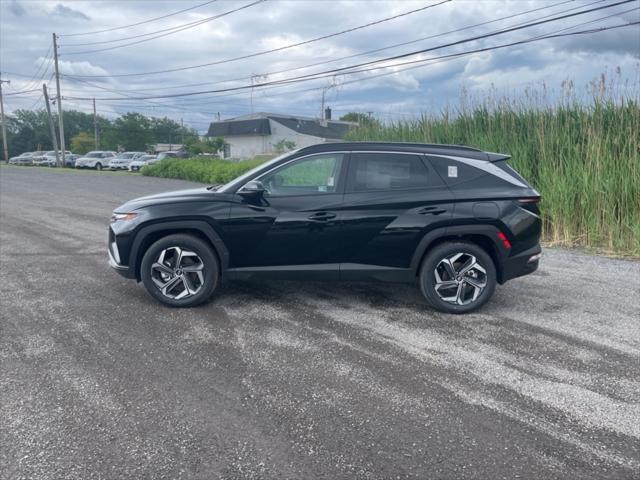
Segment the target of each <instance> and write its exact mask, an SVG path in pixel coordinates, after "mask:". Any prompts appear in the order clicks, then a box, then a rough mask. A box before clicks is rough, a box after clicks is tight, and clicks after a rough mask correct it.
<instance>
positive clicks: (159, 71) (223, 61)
mask: <svg viewBox="0 0 640 480" xmlns="http://www.w3.org/2000/svg"><path fill="white" fill-rule="evenodd" d="M450 1H452V0H442V1H440V2H438V3H434V4H431V5H426V6H424V7H421V8H417V9H414V10H409V11H407V12H403V13H400V14H398V15H393V16H391V17H386V18H382V19H380V20H376V21H374V22H369V23H366V24H364V25H358V26H356V27H352V28H348V29H346V30H342V31H340V32H334V33H330V34H327V35H322V36H320V37H316V38H312V39H309V40H304V41H302V42H297V43H293V44H290V45H284V46H282V47H278V48H272V49H270V50H263V51H261V52H255V53H250V54H247V55H242V56H239V57H234V58H228V59H225V60H218V61H215V62H209V63H203V64H200V65H191V66H188V67H179V68H172V69H168V70H157V71H154V72H144V73H126V74H116V75H75V78H98V77H102V78H104V77H109V78H115V77H133V76H140V75H155V74H158V73H170V72H178V71H182V70H190V69H194V68H203V67H208V66H212V65H220V64H223V63H230V62H235V61H238V60H246V59H247V58H254V57H258V56H261V55H267V54H269V53H274V52H280V51H282V50H287V49H290V48H294V47H299V46H301V45H308V44H310V43H314V42H319V41H320V40H326V39H327V38H332V37H337V36H338V35H344V34H346V33H351V32H354V31H356V30H361V29H363V28H368V27H371V26H374V25H378V24H380V23H384V22H389V21H391V20H395V19H397V18H401V17H405V16H407V15H411V14H413V13H417V12H421V11H424V10H427V9H429V8H433V7H437V6H439V5H442V4H444V3H449V2H450Z"/></svg>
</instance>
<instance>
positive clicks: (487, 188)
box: [108, 142, 541, 313]
mask: <svg viewBox="0 0 640 480" xmlns="http://www.w3.org/2000/svg"><path fill="white" fill-rule="evenodd" d="M508 159H509V156H508V155H502V154H498V153H488V152H483V151H481V150H477V149H475V148H469V147H461V146H451V145H424V144H403V143H357V142H356V143H325V144H318V145H313V146H310V147H306V148H302V149H300V150H297V151H295V152H289V153H286V154H285V155H282V156H280V157H277V158H275V159H273V160H271V161H269V162H266V163H264V164H262V165H260V166H258V167H257V168H255V169H253V170H250V171H249V172H247V173H245V174H244V175H241V176H240V177H238V178H236V179H234V180H232V181H231V182H229V183H227V184H225V185H222V186H219V187H209V188H204V187H203V188H196V189H191V190H183V191H179V192H169V193H162V194H158V195H151V196H147V197H142V198H138V199H135V200H131V201H129V202H127V203H125V204H123V205H121V206H120V207H118V208H117V209H116V210H115V211H114V212H113V216H112V218H111V226H110V229H109V242H108V245H109V248H108V251H109V262H110V264H111V266H112V267H113V268H114V269H116V270H117V271H118V272H119V273H120V274H122V275H123V276H125V277H128V278H135V279H137V280H138V281H142V283H143V284H144V286H145V288H146V289H147V291H148V292H149V293H150V294H151V295H152V296H153V297H154V298H156V299H157V300H159V301H160V302H162V303H164V304H166V305H169V306H173V307H188V306H192V305H197V304H199V303H202V302H205V301H206V300H207V299H209V298H210V297H211V295H212V294H213V293H214V292H215V291H216V290H217V289H218V286H219V285H220V284H221V283H222V282H223V281H225V280H227V279H243V278H249V277H257V278H260V277H276V278H295V279H301V278H312V279H324V280H382V281H394V282H398V281H400V282H408V283H414V282H416V281H417V283H418V284H419V286H420V290H421V291H422V294H423V295H424V297H425V298H426V299H427V301H428V302H429V303H430V304H431V305H432V306H433V307H434V308H435V309H437V310H440V311H443V312H449V313H466V312H470V311H472V310H475V309H477V308H479V307H480V306H482V305H483V304H484V303H485V302H486V301H487V300H489V298H490V297H491V296H492V295H493V293H494V290H495V288H496V284H498V283H500V284H502V283H504V282H506V281H507V280H510V279H512V278H515V277H518V276H521V275H526V274H528V273H531V272H533V271H534V270H536V269H537V268H538V262H539V259H540V256H541V249H540V244H539V239H540V232H541V220H540V212H539V210H538V201H539V200H540V195H539V194H538V192H537V191H535V190H534V189H533V188H532V187H531V186H530V185H529V184H528V183H527V182H526V181H525V180H524V179H523V178H522V177H521V176H520V175H519V174H518V173H517V172H516V171H514V170H513V169H512V168H511V167H510V166H509V165H508V164H507V160H508Z"/></svg>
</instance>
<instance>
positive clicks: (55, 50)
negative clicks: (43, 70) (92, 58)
mask: <svg viewBox="0 0 640 480" xmlns="http://www.w3.org/2000/svg"><path fill="white" fill-rule="evenodd" d="M53 60H54V65H55V69H56V72H55V73H56V93H57V97H56V99H57V101H58V102H57V103H58V127H59V128H60V154H61V156H62V166H63V167H65V166H66V163H65V160H64V151H65V148H66V146H65V141H64V120H63V118H62V95H61V94H60V70H59V69H58V42H57V38H56V34H55V33H54V34H53Z"/></svg>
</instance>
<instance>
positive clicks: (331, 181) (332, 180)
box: [327, 177, 335, 187]
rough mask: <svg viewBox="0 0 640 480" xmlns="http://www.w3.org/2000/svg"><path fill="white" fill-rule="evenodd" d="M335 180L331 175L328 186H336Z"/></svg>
mask: <svg viewBox="0 0 640 480" xmlns="http://www.w3.org/2000/svg"><path fill="white" fill-rule="evenodd" d="M334 183H335V180H334V178H333V177H329V180H327V187H335V184H334Z"/></svg>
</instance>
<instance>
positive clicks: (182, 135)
mask: <svg viewBox="0 0 640 480" xmlns="http://www.w3.org/2000/svg"><path fill="white" fill-rule="evenodd" d="M180 135H181V140H180V141H181V142H182V148H184V122H183V121H182V119H180Z"/></svg>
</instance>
